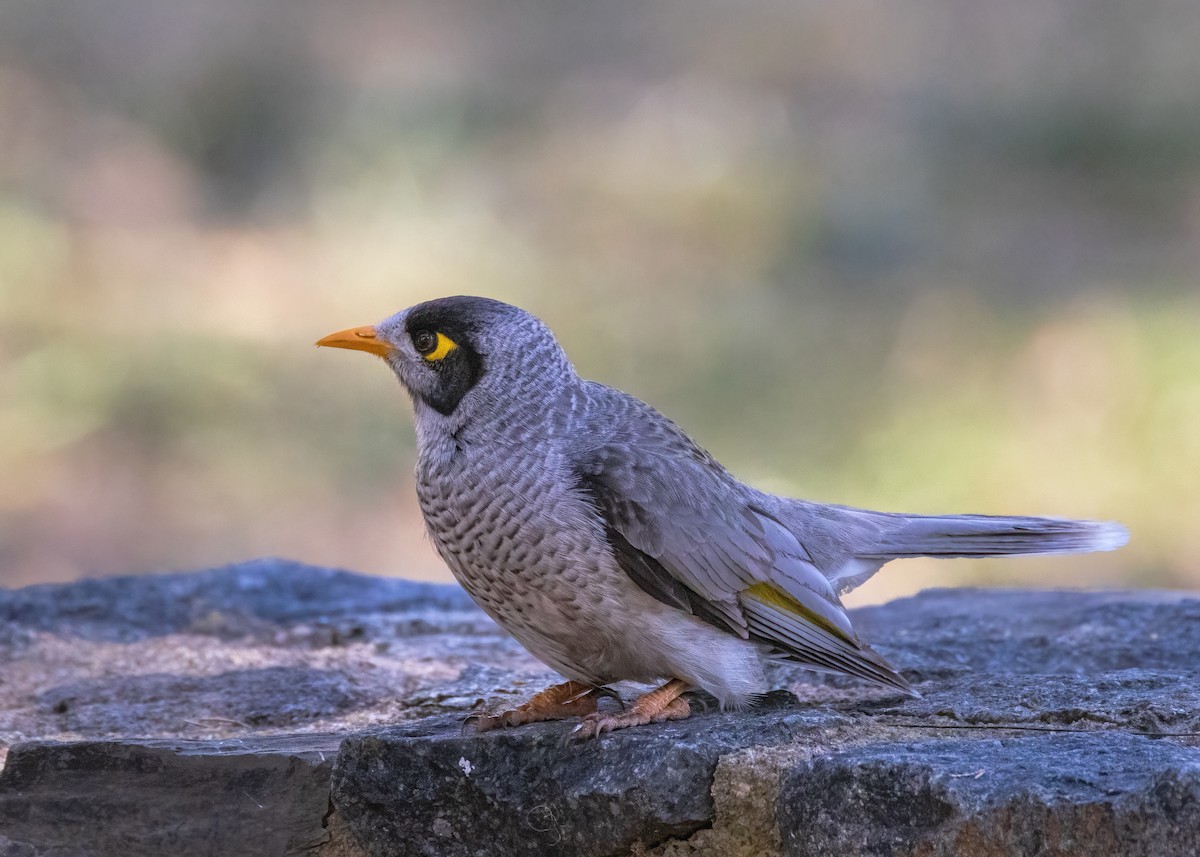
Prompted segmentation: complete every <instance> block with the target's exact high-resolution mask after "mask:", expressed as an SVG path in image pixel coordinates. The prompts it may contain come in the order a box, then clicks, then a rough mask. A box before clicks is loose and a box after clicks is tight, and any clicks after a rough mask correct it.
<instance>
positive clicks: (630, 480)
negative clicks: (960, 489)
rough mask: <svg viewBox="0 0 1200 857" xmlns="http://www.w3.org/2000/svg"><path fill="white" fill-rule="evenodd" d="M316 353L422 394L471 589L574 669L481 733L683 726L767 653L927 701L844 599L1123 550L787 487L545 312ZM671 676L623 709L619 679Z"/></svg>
mask: <svg viewBox="0 0 1200 857" xmlns="http://www.w3.org/2000/svg"><path fill="white" fill-rule="evenodd" d="M317 344H318V345H325V346H333V347H337V348H350V349H356V350H359V351H367V352H370V353H372V354H377V355H379V356H381V357H382V358H383V359H384V360H385V361H387V363H388V365H389V366H391V368H392V370H393V371H394V372H395V373H396V376H397V377H398V378H399V379H400V382H401V384H402V385H403V386H404V388H405V389H406V390H407V391H408V393H409V394H410V396H411V398H412V403H413V408H414V412H415V416H416V420H415V423H416V432H417V441H418V450H419V457H418V460H417V467H416V483H417V496H418V498H419V501H420V506H421V510H422V512H423V513H424V517H425V523H426V526H427V528H428V531H429V535H430V537H431V538H432V541H433V544H434V545H435V546H436V548H437V551H438V553H439V554H440V555H441V557H442V559H444V560H445V562H446V564H447V565H448V566H449V567H450V570H451V571H452V572H453V573H454V576H455V577H456V578H457V579H458V581H459V583H460V584H462V586H463V588H464V589H466V590H467V592H469V593H470V595H471V597H472V598H474V600H475V601H476V602H477V603H478V604H479V606H480V607H482V608H483V609H484V610H485V611H486V612H487V613H488V614H489V615H490V616H491V617H492V618H493V619H495V620H496V622H498V623H499V624H500V625H501V626H502V627H503V628H504V629H505V630H506V631H508V632H509V633H510V634H512V635H513V636H514V637H515V638H516V639H517V640H518V641H520V643H521V644H522V645H524V646H525V648H527V649H528V650H529V651H530V652H531V653H532V654H533V655H534V656H535V657H537V658H538V659H539V660H541V661H542V662H544V663H545V664H547V665H549V666H550V667H551V668H553V669H554V670H555V671H557V672H559V673H561V674H562V675H563V676H564V677H566V678H567V679H568V681H567V682H565V683H563V684H560V685H556V686H554V687H552V688H549V689H548V690H545V691H542V692H541V693H539V694H537V695H535V696H534V697H533V698H532V699H531V700H529V702H527V703H525V704H524V705H521V706H519V707H517V708H515V709H512V710H509V711H505V712H503V713H500V714H488V715H479V716H478V717H476V718H475V719H474V724H475V727H476V728H477V729H479V730H487V729H493V728H497V727H501V726H516V725H519V724H522V723H529V722H533V721H539V720H550V719H558V718H566V717H573V716H580V717H582V718H583V719H582V720H581V722H580V724H579V726H577V727H576V732H577V733H578V734H579V735H580V736H581V737H593V736H596V735H599V734H601V733H604V732H607V731H610V730H613V729H620V728H623V727H626V726H634V725H640V724H645V723H651V722H658V721H663V720H674V719H680V718H684V717H687V716H688V714H689V712H690V708H689V703H688V701H687V698H686V697H683V696H681V695H682V694H684V693H685V692H686V691H688V690H689V689H693V688H695V689H703V690H706V691H708V692H709V693H711V694H712V695H714V696H715V697H716V698H717V700H719V702H720V703H721V705H722V706H723V707H729V706H740V705H743V704H746V703H748V702H750V701H752V700H753V699H754V698H755V696H756V695H757V694H758V693H760V692H761V691H762V690H763V689H764V686H765V682H766V679H765V675H764V669H763V665H764V661H765V659H768V658H781V659H785V660H787V661H790V662H794V663H796V664H800V665H801V666H804V667H807V668H809V669H814V670H822V671H827V672H834V673H843V674H848V675H851V676H857V677H858V678H860V679H865V680H866V681H868V682H873V683H875V684H877V685H882V686H885V687H889V688H894V689H896V690H898V691H902V692H905V693H914V691H913V690H912V688H911V687H910V685H909V683H908V682H907V681H906V680H905V679H904V678H903V677H902V676H901V675H900V673H899V672H898V671H897V670H896V668H895V667H893V666H892V665H891V664H890V663H888V661H887V660H885V659H884V658H883V657H882V656H880V655H879V654H877V653H876V652H874V651H873V650H872V649H871V648H870V647H869V646H867V645H866V643H864V642H863V641H862V640H861V639H860V638H859V636H858V634H857V633H855V631H854V629H853V628H852V627H851V625H850V620H849V617H848V616H847V615H846V611H845V608H843V606H842V603H841V601H840V599H839V597H838V596H839V595H840V594H844V593H846V592H848V591H849V590H851V589H853V588H854V587H856V586H858V585H859V584H861V583H863V582H864V581H866V580H867V579H868V578H869V577H871V576H872V575H873V574H874V573H875V572H876V571H878V570H879V569H880V567H881V566H883V564H884V563H886V562H889V561H890V560H893V559H898V558H902V557H915V556H935V557H964V556H966V557H980V556H996V555H1005V554H1048V553H1073V552H1082V551H1096V550H1113V549H1115V548H1118V547H1120V546H1121V545H1123V544H1124V543H1125V542H1126V540H1127V533H1126V531H1125V529H1124V528H1123V527H1121V526H1120V525H1118V524H1115V523H1103V522H1094V521H1072V520H1061V519H1055V518H1033V517H996V516H985V515H938V516H928V515H903V514H890V513H885V512H872V511H867V510H864V509H855V508H850V507H846V506H832V505H825V504H820V503H812V502H807V501H804V500H796V499H791V498H787V497H779V496H776V495H773V494H768V493H765V492H762V491H758V490H756V489H754V488H752V487H750V486H749V485H746V484H744V483H742V482H740V481H739V480H738V479H736V478H735V477H734V476H732V475H731V474H730V473H729V471H727V470H726V469H725V468H724V467H722V466H721V465H720V464H719V463H718V462H717V461H716V460H715V459H714V458H713V457H712V456H711V455H710V454H709V453H707V452H706V451H705V450H703V449H701V448H700V446H698V445H697V444H696V443H695V442H693V441H692V440H691V438H689V437H688V436H687V435H686V434H685V433H684V432H683V431H682V430H681V429H680V428H679V427H678V426H676V425H675V423H673V422H671V420H669V419H667V418H666V417H665V416H663V415H662V414H660V413H659V412H658V411H656V410H654V409H653V408H651V407H650V406H649V405H647V404H645V403H643V402H641V401H639V400H638V399H635V398H634V397H632V396H630V395H627V394H626V393H623V392H621V391H620V390H616V389H613V388H612V387H608V386H605V385H604V384H600V383H597V382H595V381H588V380H585V379H583V378H581V377H579V375H577V374H576V372H575V370H574V368H573V367H572V365H571V363H570V362H569V361H568V359H567V356H566V354H565V353H564V352H563V350H562V348H561V347H560V346H559V344H558V342H557V340H556V339H555V337H554V335H553V334H552V333H551V332H550V330H549V329H548V328H547V327H546V326H545V325H544V324H543V323H542V322H541V321H539V320H538V319H537V318H535V317H534V316H532V315H530V314H529V313H527V312H525V311H524V310H521V309H518V308H517V307H514V306H510V305H508V304H504V303H500V302H498V301H495V300H490V299H486V298H479V297H465V296H460V297H449V298H442V299H439V300H434V301H429V302H427V303H422V304H418V305H416V306H414V307H411V308H409V309H407V310H404V311H402V312H400V313H397V314H396V315H393V316H392V317H390V318H388V319H386V320H385V321H383V322H381V323H380V324H378V325H375V326H373V327H358V328H352V329H349V330H344V331H340V332H338V333H334V334H331V335H329V336H327V337H325V338H324V339H321V340H320V341H319V342H318V343H317ZM623 680H631V681H637V682H653V683H656V684H657V683H659V682H665V684H662V685H661V686H660V687H658V688H657V689H656V690H653V691H651V692H649V693H646V694H644V695H642V696H640V697H639V698H638V699H637V700H636V701H635V702H633V704H632V705H631V706H629V707H626V708H623V709H622V710H621V711H619V712H617V711H614V712H607V711H601V710H600V709H599V708H598V707H597V702H598V700H599V699H600V697H602V696H605V695H612V691H611V690H609V689H608V688H607V687H606V686H607V685H609V684H611V683H614V682H618V681H623Z"/></svg>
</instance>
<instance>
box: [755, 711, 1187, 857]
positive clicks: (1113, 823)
mask: <svg viewBox="0 0 1200 857" xmlns="http://www.w3.org/2000/svg"><path fill="white" fill-rule="evenodd" d="M778 817H779V823H780V827H781V828H782V830H784V831H786V832H785V833H784V836H783V844H784V853H785V854H787V855H795V857H802V855H811V854H861V855H868V856H870V855H908V854H912V855H917V854H920V855H929V857H943V855H944V857H956V855H975V854H1040V855H1064V857H1066V855H1078V854H1123V855H1145V857H1157V855H1164V854H1197V853H1200V753H1197V752H1196V751H1195V750H1194V749H1187V748H1183V747H1179V746H1176V745H1174V744H1172V743H1170V742H1168V741H1161V740H1158V741H1156V740H1152V739H1150V738H1145V737H1139V736H1134V735H1124V734H1120V733H1103V734H1094V735H1078V734H1076V735H1070V734H1048V735H1038V736H1027V737H1021V738H1006V739H979V740H973V741H962V740H956V739H939V740H934V741H919V742H913V743H904V744H891V743H884V744H874V745H868V746H862V747H855V748H853V749H850V750H845V751H842V752H835V753H831V754H829V755H827V756H822V757H820V758H816V759H813V760H812V761H810V762H809V763H807V764H804V765H799V766H797V767H795V768H794V769H793V770H791V771H789V772H788V773H787V775H786V776H785V777H784V779H783V783H782V786H781V788H780V790H779V797H778Z"/></svg>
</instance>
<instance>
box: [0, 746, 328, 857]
mask: <svg viewBox="0 0 1200 857" xmlns="http://www.w3.org/2000/svg"><path fill="white" fill-rule="evenodd" d="M339 740H340V736H331V735H320V736H286V737H283V738H257V739H245V740H243V739H234V740H230V741H224V742H180V741H94V742H83V743H71V744H62V743H55V742H44V743H37V744H24V745H20V746H18V747H17V748H16V749H14V750H13V752H12V753H10V754H9V757H8V761H7V764H6V765H5V767H4V771H3V772H2V773H0V836H3V837H4V838H6V839H7V840H8V845H7V850H0V853H3V854H5V855H9V854H14V853H15V854H21V853H28V854H30V855H39V857H41V855H53V857H96V855H110V854H111V855H142V854H145V855H150V854H158V855H167V854H170V855H172V857H192V855H195V857H202V855H204V856H205V857H207V855H226V854H228V855H257V854H262V855H266V854H278V855H283V854H294V853H299V852H301V851H302V850H304V849H308V848H311V847H313V846H316V845H319V844H320V843H321V842H323V841H324V840H325V838H326V833H325V830H324V827H323V824H322V820H323V818H324V816H325V814H326V811H327V810H328V805H329V776H330V770H331V768H332V765H333V760H334V758H335V757H336V755H337V748H338V742H339ZM3 843H4V840H3V839H0V845H3ZM21 849H24V851H22V850H21Z"/></svg>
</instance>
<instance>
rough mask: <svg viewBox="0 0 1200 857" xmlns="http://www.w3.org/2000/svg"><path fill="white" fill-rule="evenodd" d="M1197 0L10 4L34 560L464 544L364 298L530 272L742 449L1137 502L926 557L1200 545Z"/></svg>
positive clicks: (6, 219) (878, 503)
mask: <svg viewBox="0 0 1200 857" xmlns="http://www.w3.org/2000/svg"><path fill="white" fill-rule="evenodd" d="M1197 43H1200V16H1198V15H1196V14H1195V9H1194V4H1192V3H1189V2H1182V0H1151V2H1149V3H1147V4H1139V5H1138V6H1137V7H1136V8H1135V7H1129V6H1127V5H1125V4H1120V3H1117V2H1116V0H1105V2H1099V3H1096V2H1088V3H1084V2H1082V0H1053V2H1051V3H1045V2H1041V1H1040V0H1037V2H1035V0H1016V2H1013V3H1007V4H1001V5H996V6H992V7H979V6H970V5H966V6H964V5H962V4H954V3H949V2H946V0H936V1H935V0H925V2H922V3H918V4H916V5H913V4H909V5H906V6H903V7H893V6H889V5H887V4H882V3H874V2H861V3H850V4H836V5H829V4H807V3H800V4H796V3H783V2H755V3H751V4H739V5H738V6H737V7H736V8H735V7H730V6H727V5H726V4H718V3H694V2H689V3H687V4H686V5H684V4H682V3H666V4H654V5H651V6H643V5H640V4H615V5H613V4H567V5H563V4H560V3H556V2H551V0H521V2H513V3H509V4H487V3H482V2H464V3H450V4H445V3H416V2H413V3H404V4H391V3H383V2H367V0H351V2H346V3H340V4H337V5H336V6H330V5H327V4H295V3H289V2H286V0H250V2H246V0H239V2H234V0H213V2H210V3H206V4H190V5H188V4H183V5H181V4H154V3H149V2H146V0H108V2H106V3H104V4H94V3H87V2H85V0H58V2H53V3H47V2H43V0H13V2H9V3H6V4H4V5H3V6H0V472H2V473H3V474H5V478H4V479H3V480H0V585H17V584H23V583H31V582H38V581H46V580H66V579H72V578H75V577H78V576H81V575H88V574H97V573H117V572H125V571H135V572H138V571H151V570H164V569H169V568H186V567H193V566H199V565H211V564H216V563H220V562H224V561H229V560H234V559H239V558H244V557H247V556H251V555H259V554H272V553H273V554H285V555H289V556H294V557H296V558H299V559H303V560H308V561H312V562H318V563H325V564H330V565H341V566H345V567H351V568H356V569H359V570H364V571H371V572H377V573H394V574H405V575H412V576H420V577H439V576H443V577H444V576H445V575H446V572H445V571H444V569H443V568H442V567H441V565H440V563H439V562H438V561H437V560H436V558H435V557H434V556H433V554H432V552H431V551H430V550H429V548H428V547H427V546H426V545H424V544H423V536H422V531H421V525H420V522H419V516H418V514H417V511H416V507H415V500H414V498H413V495H412V486H411V484H410V482H411V480H410V477H409V472H410V471H411V467H412V463H413V461H412V460H413V455H414V449H413V438H412V433H411V430H410V428H409V426H408V416H407V403H406V402H405V401H404V398H403V396H402V394H401V393H400V391H399V389H398V388H397V386H396V384H395V382H394V380H393V379H391V378H390V376H389V375H388V373H387V372H386V371H385V370H384V369H383V367H381V366H379V365H377V364H376V363H372V362H370V361H368V360H366V359H365V358H363V357H360V356H351V355H347V354H344V353H338V352H331V353H318V352H317V351H316V350H315V349H313V348H312V347H311V343H312V341H313V340H315V339H316V338H317V337H319V336H320V335H322V334H324V333H327V332H329V331H330V330H334V329H338V328H341V327H346V326H349V325H354V324H363V323H370V322H373V321H376V320H379V319H380V318H382V317H384V316H386V315H388V314H390V313H392V312H394V311H395V310H398V309H400V308H402V307H404V306H407V305H409V304H411V303H413V302H415V301H417V300H422V299H427V298H430V297H434V296H437V295H441V294H451V293H460V292H463V293H475V294H487V295H491V296H495V297H498V298H501V299H504V300H508V301H511V302H514V303H518V304H521V305H523V306H525V307H527V308H528V309H530V310H532V311H534V312H535V313H537V314H538V315H540V316H542V317H543V318H545V319H546V321H547V322H548V323H549V324H550V325H551V326H552V327H553V328H554V329H555V330H556V331H557V332H558V334H559V336H560V338H561V340H562V341H563V343H564V345H565V346H566V347H567V350H568V352H569V353H570V354H571V355H572V357H573V358H574V359H575V361H576V363H577V365H578V366H579V368H580V369H581V371H582V372H584V374H586V375H589V376H590V377H595V378H598V379H600V380H604V381H606V382H608V383H611V384H614V385H615V386H618V387H621V388H623V389H626V390H629V391H630V392H632V393H634V394H636V395H639V396H641V397H642V398H645V399H647V400H648V401H650V402H652V403H653V404H655V405H656V406H658V407H659V408H660V409H661V410H663V411H664V412H666V413H667V414H668V415H670V416H672V417H674V418H675V419H677V421H679V422H680V423H681V424H682V425H684V426H685V427H686V428H687V429H688V430H689V431H691V432H693V433H694V434H695V436H696V437H697V439H698V440H700V441H701V442H702V443H703V444H705V445H706V446H708V447H709V448H710V449H711V450H712V451H713V452H714V453H715V454H716V455H717V456H718V457H719V458H720V459H721V460H722V461H724V462H725V463H726V464H727V465H729V466H730V467H731V469H733V470H734V471H735V472H737V473H738V474H740V475H742V476H743V477H745V478H747V479H749V480H750V481H753V482H755V483H756V484H759V485H761V486H763V487H766V488H769V489H772V490H777V491H780V492H785V493H793V494H796V495H800V496H806V497H811V498H814V499H822V500H827V501H831V502H842V503H849V504H853V505H863V506H873V507H877V508H884V509H892V510H904V511H912V512H938V511H978V512H992V513H1010V512H1011V513H1044V514H1058V515H1069V516H1078V517H1098V518H1116V519H1120V520H1122V521H1124V522H1125V523H1127V524H1128V525H1129V526H1130V528H1131V530H1132V533H1133V541H1132V543H1131V545H1130V547H1128V548H1127V549H1125V550H1123V551H1121V552H1119V553H1116V554H1112V555H1105V556H1100V557H1080V558H1071V559H1045V558H1040V559H1026V560H1019V561H1003V562H1002V561H990V562H983V561H980V562H966V561H963V562H960V563H958V564H956V565H954V566H947V565H940V564H935V563H932V562H922V561H913V562H909V563H905V564H901V565H899V566H897V567H896V569H895V570H893V571H891V572H890V574H885V575H881V576H880V577H879V578H877V579H876V581H873V582H872V583H871V584H869V585H868V587H866V588H865V589H864V591H863V593H862V596H861V597H862V598H879V597H884V596H886V595H894V594H897V593H901V592H907V591H913V590H915V589H916V588H919V587H920V586H924V585H947V584H951V583H954V584H957V583H964V582H993V583H1014V584H1017V583H1020V584H1041V585H1047V584H1054V585H1117V584H1121V585H1156V586H1182V587H1195V586H1197V585H1200V528H1197V527H1196V526H1195V524H1196V522H1197V521H1200V492H1198V491H1197V489H1196V487H1195V474H1196V473H1197V472H1200V288H1197V287H1198V285H1200V282H1198V280H1200V277H1198V272H1200V52H1197V51H1195V45H1196V44H1197Z"/></svg>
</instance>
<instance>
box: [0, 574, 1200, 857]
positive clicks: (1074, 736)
mask: <svg viewBox="0 0 1200 857" xmlns="http://www.w3.org/2000/svg"><path fill="white" fill-rule="evenodd" d="M855 622H856V625H857V626H858V627H859V628H860V629H861V630H862V632H863V634H864V636H865V637H867V638H868V639H869V640H871V641H872V643H873V644H874V645H876V647H877V648H879V649H880V650H881V651H883V652H884V653H885V654H887V655H888V656H889V657H890V658H892V659H893V660H894V661H895V662H896V663H898V664H899V665H900V666H902V667H903V668H905V672H906V674H907V675H908V676H909V678H910V679H911V680H913V681H914V682H915V683H916V684H917V685H918V687H919V689H920V690H921V692H922V693H923V694H924V696H923V698H922V699H907V698H902V697H898V696H896V695H895V694H893V693H889V692H887V691H883V690H878V689H871V688H866V687H863V686H862V685H861V684H857V683H855V682H853V681H850V680H846V679H841V678H834V677H827V676H820V675H817V674H814V673H806V672H803V671H796V670H789V669H786V668H779V669H775V670H773V671H772V679H773V684H774V686H775V687H777V688H779V689H781V690H786V691H790V692H791V693H794V694H795V695H796V697H798V698H799V699H798V700H797V699H796V698H794V697H791V696H788V695H786V694H783V695H780V696H776V697H774V703H773V706H768V707H767V708H764V709H760V710H755V711H748V712H726V713H719V712H708V713H704V714H699V715H696V716H695V717H694V718H693V719H692V720H689V721H684V722H680V723H673V724H665V725H661V726H655V727H648V728H644V729H637V730H630V731H627V732H621V733H616V734H613V735H610V736H606V737H604V738H603V739H602V740H600V741H598V742H594V743H589V744H584V745H576V744H574V743H573V742H571V741H570V740H569V732H570V729H571V728H572V725H573V724H570V723H559V724H544V725H538V726H533V727H527V728H522V729H518V730H511V731H505V732H500V733H489V734H486V735H467V736H464V735H462V734H460V731H459V724H460V722H461V719H462V717H463V716H464V715H465V714H466V713H467V712H469V711H470V710H471V709H473V708H475V707H476V706H477V705H479V704H481V703H482V702H483V701H484V700H490V701H492V702H493V704H496V705H505V704H509V705H511V704H512V703H514V702H516V701H518V700H520V699H521V698H524V697H527V696H529V695H531V694H532V693H533V692H535V691H536V690H538V689H540V688H541V687H543V686H545V685H546V684H548V683H550V682H552V681H554V680H555V678H554V676H553V675H552V674H550V673H549V672H548V671H547V670H546V669H545V668H544V667H542V666H541V665H539V664H538V663H537V662H536V661H534V660H533V659H532V658H530V657H529V656H528V655H527V654H526V653H525V652H523V651H522V650H521V649H520V647H519V646H518V645H517V644H516V643H515V642H514V641H513V640H512V639H511V638H509V637H507V636H506V635H504V634H503V633H502V632H500V631H499V629H497V628H496V626H495V625H494V624H493V623H491V622H490V620H488V619H487V618H486V617H485V616H483V614H482V613H480V612H479V611H478V610H476V609H475V608H474V607H473V606H472V605H471V604H470V603H469V601H468V600H467V599H466V596H465V595H463V594H462V593H461V592H460V591H459V590H457V589H456V588H455V587H442V586H437V585H432V584H412V583H407V582H404V581H391V580H379V579H374V578H367V577H360V576H357V575H352V574H348V573H345V572H336V571H330V570H327V569H314V568H310V567H306V566H302V565H298V564H295V563H288V562H284V561H280V560H262V561H258V562H254V563H247V564H244V565H241V566H232V567H230V568H226V569H218V570H215V571H207V572H200V573H197V574H192V575H187V574H184V575H163V576H157V577H143V578H116V579H111V580H92V581H85V582H82V583H79V584H74V585H70V586H63V587H32V588H29V589H25V590H18V591H15V592H3V591H0V664H2V669H0V760H3V756H4V753H5V752H6V751H7V752H8V758H7V762H6V764H5V767H4V769H3V771H0V854H3V855H4V856H5V857H8V855H9V854H13V855H26V854H28V855H39V857H42V856H43V855H54V857H75V855H83V854H89V855H91V854H120V855H123V857H124V855H139V854H146V855H151V854H153V855H159V854H167V853H170V854H185V855H186V854H211V855H223V854H231V855H254V854H284V853H289V852H291V853H308V854H313V855H319V857H366V855H375V854H400V853H413V854H423V853H428V854H487V855H504V854H521V855H525V854H531V853H532V854H536V853H564V854H567V853H574V854H625V853H630V851H631V849H632V850H633V851H634V852H635V853H644V852H645V853H653V854H657V855H662V857H684V855H721V857H743V855H745V857H749V855H773V854H785V853H786V854H802V853H822V854H858V853H874V854H909V853H921V854H934V855H936V854H959V853H961V854H966V855H971V854H1025V853H1037V854H1056V853H1063V854H1066V853H1085V852H1093V851H1095V852H1105V853H1110V852H1111V853H1132V854H1138V853H1144V854H1152V853H1154V854H1160V853H1161V854H1165V855H1172V854H1191V853H1195V852H1196V848H1197V846H1196V843H1195V836H1196V831H1197V830H1198V829H1200V820H1198V819H1197V818H1196V807H1197V806H1200V795H1198V793H1197V785H1196V781H1197V764H1200V762H1198V759H1200V749H1198V748H1200V738H1197V737H1195V735H1194V733H1196V732H1200V690H1198V688H1200V600H1197V599H1195V598H1188V597H1183V596H1180V595H1178V594H1173V593H1157V592H1131V593H1079V592H997V591H987V590H939V591H933V592H927V593H922V594H921V595H920V596H917V597H915V598H912V599H906V600H903V601H898V602H894V603H892V604H889V605H885V606H882V607H876V608H868V609H865V610H860V611H856V615H855ZM626 692H627V693H628V692H630V691H629V690H627V691H626ZM1020 730H1026V731H1020ZM1032 730H1072V731H1066V732H1046V731H1032ZM1073 730H1085V734H1078V733H1077V732H1076V731H1073ZM1136 732H1145V733H1152V734H1155V735H1162V734H1163V733H1171V737H1163V738H1160V739H1158V740H1151V739H1150V738H1147V737H1145V736H1142V735H1137V734H1133V733H1136ZM335 757H336V758H337V761H336V765H335V764H334V759H335ZM980 771H982V772H983V773H979V772H980ZM330 795H332V799H333V802H332V804H331V803H330ZM309 846H312V848H309ZM189 849H190V850H189ZM646 849H649V852H646Z"/></svg>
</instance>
